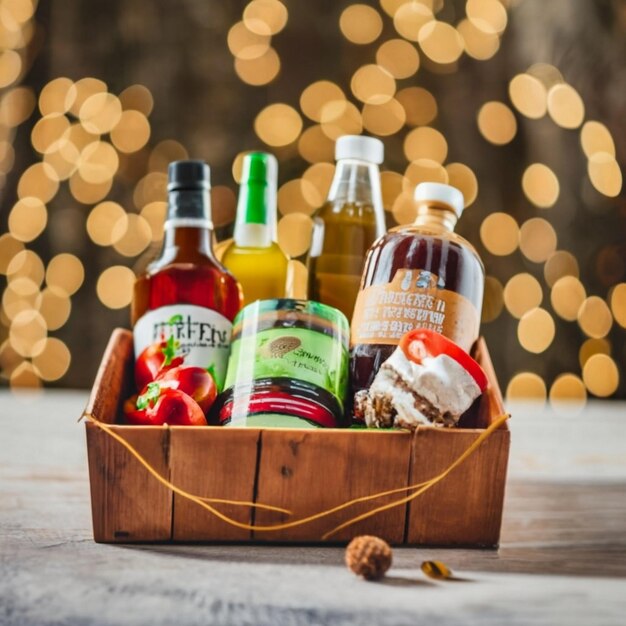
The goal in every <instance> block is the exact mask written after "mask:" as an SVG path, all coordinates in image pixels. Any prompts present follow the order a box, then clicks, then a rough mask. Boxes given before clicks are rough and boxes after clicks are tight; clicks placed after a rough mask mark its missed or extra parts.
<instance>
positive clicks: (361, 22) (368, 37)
mask: <svg viewBox="0 0 626 626" xmlns="http://www.w3.org/2000/svg"><path fill="white" fill-rule="evenodd" d="M339 28H340V29H341V32H342V34H343V36H344V37H345V38H346V39H347V40H348V41H350V42H351V43H355V44H368V43H372V42H373V41H376V39H378V37H379V36H380V33H381V32H382V30H383V21H382V19H381V17H380V14H379V13H378V11H376V9H374V8H372V7H370V6H368V5H366V4H351V5H350V6H349V7H347V8H345V9H344V10H343V11H342V13H341V16H340V17H339Z"/></svg>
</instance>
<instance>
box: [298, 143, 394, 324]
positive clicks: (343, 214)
mask: <svg viewBox="0 0 626 626" xmlns="http://www.w3.org/2000/svg"><path fill="white" fill-rule="evenodd" d="M335 156H336V158H337V169H336V170H335V176H334V178H333V182H332V185H331V187H330V191H329V194H328V200H327V201H326V203H325V204H324V205H323V206H322V207H321V209H319V211H318V212H317V213H316V215H315V216H314V219H313V223H314V227H313V236H312V241H311V250H310V252H309V257H308V270H309V297H310V298H311V299H312V300H317V301H318V302H322V303H323V304H327V305H330V306H333V307H335V308H337V309H339V310H340V311H341V312H342V313H343V314H344V315H345V316H346V317H347V318H348V319H350V318H351V317H352V311H353V309H354V303H355V301H356V298H357V294H358V293H359V286H360V284H361V276H362V273H363V265H364V262H365V255H366V254H367V251H368V249H369V247H370V246H371V245H372V244H373V243H374V241H375V240H376V239H377V238H378V237H380V236H381V235H382V234H383V233H384V232H385V215H384V210H383V204H382V196H381V191H380V172H379V170H378V165H379V164H380V163H382V161H383V156H384V148H383V144H382V142H381V141H380V140H379V139H375V138H373V137H363V136H357V135H345V136H343V137H340V138H339V139H338V140H337V144H336V146H335Z"/></svg>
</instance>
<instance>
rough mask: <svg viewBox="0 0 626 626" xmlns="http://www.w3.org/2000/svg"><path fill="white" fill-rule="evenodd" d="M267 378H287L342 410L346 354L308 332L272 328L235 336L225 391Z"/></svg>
mask: <svg viewBox="0 0 626 626" xmlns="http://www.w3.org/2000/svg"><path fill="white" fill-rule="evenodd" d="M267 378H291V379H294V380H299V381H304V382H307V383H310V384H312V385H315V386H317V387H321V388H322V389H325V390H326V391H328V392H329V393H331V394H332V395H333V396H335V398H337V400H338V402H339V404H340V406H342V407H343V403H344V400H345V397H346V393H347V388H348V352H347V350H346V349H345V348H344V347H343V346H342V345H341V343H340V342H339V341H338V340H337V339H336V338H333V337H329V336H328V335H324V334H322V333H319V332H316V331H314V330H311V329H308V328H272V329H267V330H262V331H260V332H258V333H256V334H251V335H244V336H239V337H238V338H237V339H236V340H235V341H234V342H233V343H232V346H231V355H230V361H229V363H228V373H227V375H226V385H225V387H226V388H227V389H228V388H230V387H232V386H233V385H248V384H251V383H253V382H254V381H257V380H260V379H267Z"/></svg>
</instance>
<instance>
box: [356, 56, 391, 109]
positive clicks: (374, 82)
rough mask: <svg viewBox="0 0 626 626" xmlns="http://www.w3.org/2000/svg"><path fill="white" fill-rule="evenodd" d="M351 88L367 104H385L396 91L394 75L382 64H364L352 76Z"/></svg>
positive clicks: (358, 98) (357, 97)
mask: <svg viewBox="0 0 626 626" xmlns="http://www.w3.org/2000/svg"><path fill="white" fill-rule="evenodd" d="M350 88H351V89H352V93H353V94H354V97H355V98H356V99H357V100H360V101H361V102H363V103H365V104H384V103H385V102H387V101H389V100H391V98H393V95H394V94H395V93H396V81H395V79H394V77H393V76H392V75H391V74H390V73H389V72H388V71H387V70H386V69H384V68H383V67H381V66H380V65H373V64H370V65H363V66H361V67H360V68H359V69H358V70H357V71H356V72H355V73H354V75H353V76H352V81H351V82H350Z"/></svg>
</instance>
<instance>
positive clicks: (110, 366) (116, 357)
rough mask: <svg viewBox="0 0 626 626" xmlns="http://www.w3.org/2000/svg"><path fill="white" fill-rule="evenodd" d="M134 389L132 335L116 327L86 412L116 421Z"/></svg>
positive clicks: (109, 420) (109, 421)
mask: <svg viewBox="0 0 626 626" xmlns="http://www.w3.org/2000/svg"><path fill="white" fill-rule="evenodd" d="M133 390H134V380H133V335H132V333H131V332H130V331H128V330H126V329H124V328H116V329H115V330H114V331H113V333H112V335H111V338H110V339H109V343H108V344H107V347H106V349H105V351H104V356H103V357H102V361H101V363H100V367H99V368H98V373H97V374H96V380H95V382H94V385H93V388H92V391H91V395H90V397H89V401H88V403H87V408H86V409H85V413H86V414H87V415H93V416H94V417H95V418H96V419H98V420H100V421H101V422H105V423H107V424H113V423H115V421H116V419H117V416H118V415H119V414H120V409H121V406H122V404H123V402H124V400H125V399H126V398H127V397H129V396H130V395H131V394H132V393H133Z"/></svg>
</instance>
